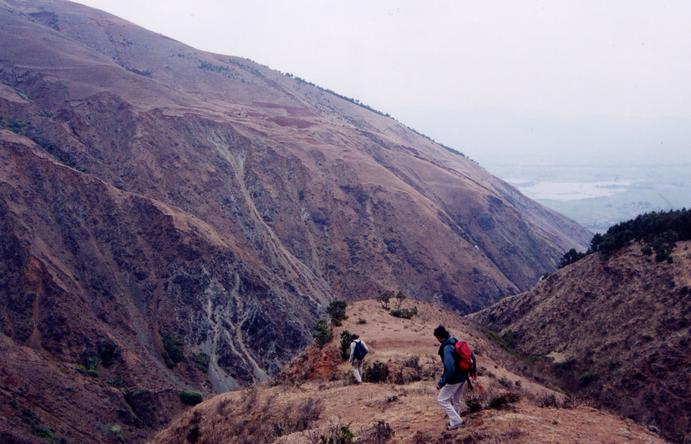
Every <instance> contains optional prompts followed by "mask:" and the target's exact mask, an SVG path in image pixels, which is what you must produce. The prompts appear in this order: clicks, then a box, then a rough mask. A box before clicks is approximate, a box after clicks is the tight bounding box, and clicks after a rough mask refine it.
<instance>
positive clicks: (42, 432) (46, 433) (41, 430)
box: [31, 424, 58, 444]
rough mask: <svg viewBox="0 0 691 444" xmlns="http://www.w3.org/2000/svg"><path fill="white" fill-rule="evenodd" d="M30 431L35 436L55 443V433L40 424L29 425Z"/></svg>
mask: <svg viewBox="0 0 691 444" xmlns="http://www.w3.org/2000/svg"><path fill="white" fill-rule="evenodd" d="M31 433H33V434H34V436H37V437H39V438H41V439H42V440H44V441H46V442H49V443H51V444H52V443H57V442H58V441H57V440H56V439H55V435H54V434H53V431H52V430H51V429H50V428H48V427H46V426H44V425H40V424H34V425H32V426H31Z"/></svg>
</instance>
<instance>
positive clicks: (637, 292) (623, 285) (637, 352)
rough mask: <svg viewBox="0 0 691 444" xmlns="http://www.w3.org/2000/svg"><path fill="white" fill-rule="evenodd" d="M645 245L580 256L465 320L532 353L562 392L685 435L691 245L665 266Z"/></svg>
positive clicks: (689, 408) (676, 436) (674, 435)
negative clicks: (537, 282) (525, 289)
mask: <svg viewBox="0 0 691 444" xmlns="http://www.w3.org/2000/svg"><path fill="white" fill-rule="evenodd" d="M643 247H644V245H641V244H640V243H633V244H632V245H630V246H628V247H625V248H622V249H620V250H618V251H616V252H613V253H612V255H611V256H610V257H608V258H604V257H603V256H602V255H600V254H591V255H588V256H586V257H585V258H583V259H581V260H579V261H577V262H575V263H574V264H571V265H569V266H567V267H565V268H563V269H562V270H560V271H558V272H557V273H554V274H553V275H551V276H550V277H549V278H547V279H546V280H544V281H542V282H541V283H540V284H539V285H537V286H536V287H535V288H534V289H533V290H531V291H529V292H526V293H524V294H521V295H518V296H513V297H509V298H506V299H505V300H502V301H501V302H499V303H497V304H495V305H493V306H492V307H490V308H488V309H486V310H483V311H481V312H479V313H476V314H473V315H471V316H470V318H471V319H473V320H475V321H478V322H480V323H482V324H483V325H484V326H486V327H488V328H491V329H493V330H495V331H497V332H498V334H499V335H501V336H502V337H504V338H505V339H506V340H507V341H509V342H510V343H511V345H512V346H513V347H515V349H516V350H517V351H520V353H521V354H524V355H529V356H532V357H533V360H534V361H535V364H536V365H538V366H540V365H542V370H543V371H544V372H545V374H547V373H551V374H552V375H553V377H554V378H555V381H558V383H559V384H560V385H561V386H562V387H563V388H564V389H566V390H568V391H569V392H571V393H573V394H575V395H577V396H581V397H586V398H589V399H592V400H593V401H594V402H595V405H598V406H603V407H606V408H607V409H610V410H612V411H616V412H619V413H620V414H621V415H624V416H626V417H630V418H633V419H635V420H637V421H639V422H641V423H643V424H646V425H649V426H651V427H653V428H654V429H657V430H659V431H660V432H661V433H662V434H663V435H664V436H666V437H668V438H670V439H672V440H674V441H677V442H685V440H688V438H689V433H690V430H689V412H691V401H690V398H689V394H690V393H691V387H690V386H689V383H690V381H689V368H691V342H690V341H691V331H690V325H691V243H690V242H677V243H676V246H675V247H674V249H673V250H672V252H671V259H670V261H671V263H670V262H668V261H667V260H664V261H656V260H655V256H654V255H652V254H648V255H646V254H645V253H644V248H643Z"/></svg>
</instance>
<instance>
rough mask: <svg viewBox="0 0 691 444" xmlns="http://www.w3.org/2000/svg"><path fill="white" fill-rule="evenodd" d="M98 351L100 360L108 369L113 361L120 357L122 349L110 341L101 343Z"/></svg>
mask: <svg viewBox="0 0 691 444" xmlns="http://www.w3.org/2000/svg"><path fill="white" fill-rule="evenodd" d="M96 351H97V353H98V359H99V360H100V361H101V363H102V364H103V365H104V366H106V367H109V366H110V365H111V364H112V363H113V361H115V359H117V358H118V357H119V356H120V349H118V346H117V345H115V344H114V343H113V342H110V341H101V342H99V343H98V345H97V346H96Z"/></svg>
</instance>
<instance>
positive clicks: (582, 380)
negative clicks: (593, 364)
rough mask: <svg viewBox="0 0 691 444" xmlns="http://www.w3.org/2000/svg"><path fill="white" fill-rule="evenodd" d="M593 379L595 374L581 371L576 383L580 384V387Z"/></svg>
mask: <svg viewBox="0 0 691 444" xmlns="http://www.w3.org/2000/svg"><path fill="white" fill-rule="evenodd" d="M595 379H597V375H594V374H593V373H590V372H583V373H581V374H580V375H579V376H578V385H580V386H581V387H586V386H588V385H590V384H591V383H592V382H593V381H594V380H595Z"/></svg>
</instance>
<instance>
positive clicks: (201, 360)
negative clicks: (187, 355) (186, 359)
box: [192, 352, 211, 373]
mask: <svg viewBox="0 0 691 444" xmlns="http://www.w3.org/2000/svg"><path fill="white" fill-rule="evenodd" d="M192 359H193V360H194V365H196V366H197V368H198V369H199V370H201V371H203V372H204V373H206V372H208V371H209V362H210V361H211V357H210V356H209V355H207V354H206V353H203V352H202V353H196V354H195V355H194V356H193V357H192Z"/></svg>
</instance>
